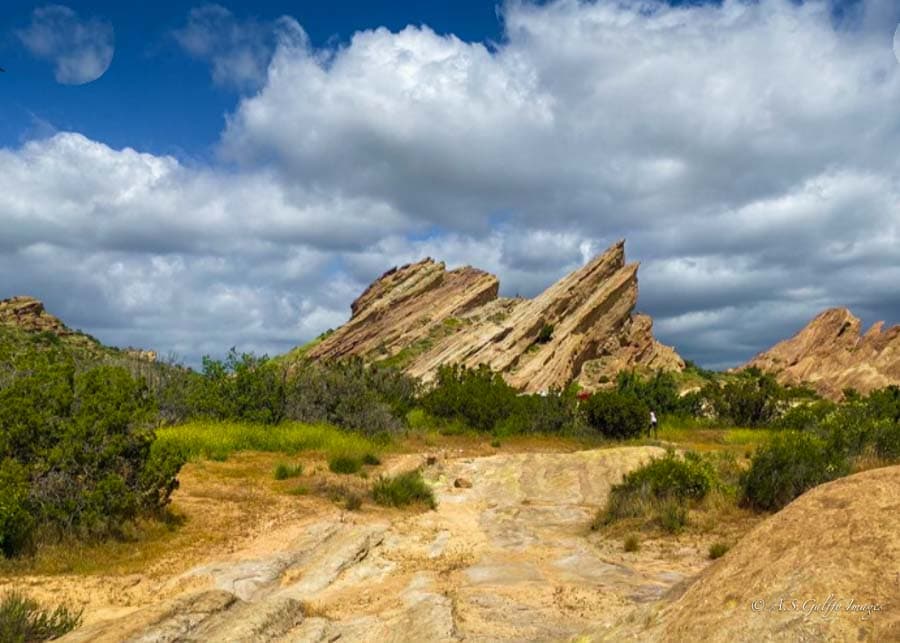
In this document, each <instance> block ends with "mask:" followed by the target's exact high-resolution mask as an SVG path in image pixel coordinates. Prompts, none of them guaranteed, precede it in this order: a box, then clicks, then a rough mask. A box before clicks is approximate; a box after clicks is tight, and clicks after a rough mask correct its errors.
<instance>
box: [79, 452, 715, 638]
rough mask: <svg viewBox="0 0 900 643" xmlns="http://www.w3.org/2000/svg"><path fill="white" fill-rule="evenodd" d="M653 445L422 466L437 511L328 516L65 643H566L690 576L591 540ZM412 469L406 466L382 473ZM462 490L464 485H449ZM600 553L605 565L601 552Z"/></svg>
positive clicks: (269, 539)
mask: <svg viewBox="0 0 900 643" xmlns="http://www.w3.org/2000/svg"><path fill="white" fill-rule="evenodd" d="M659 453H662V450H661V449H658V448H656V447H621V448H615V449H602V450H593V451H580V452H576V453H522V454H504V455H495V456H489V457H479V458H461V459H456V460H438V462H437V463H436V464H434V465H432V466H427V465H426V466H424V467H423V471H424V473H425V475H426V478H427V479H428V480H429V481H430V483H431V484H432V485H433V487H434V489H435V494H436V497H437V501H438V508H437V510H435V511H428V512H425V513H419V514H414V515H410V514H409V513H404V512H399V511H398V512H396V514H388V517H387V518H386V517H385V514H384V513H378V515H374V516H373V515H368V514H367V512H362V513H353V512H346V511H341V510H339V509H337V508H333V509H329V512H328V513H326V514H323V515H317V516H316V517H315V519H314V520H311V521H309V522H305V523H303V524H295V525H290V526H289V527H287V528H283V529H280V530H276V531H275V532H273V533H270V534H265V535H263V536H261V537H260V538H258V539H257V540H256V541H254V542H253V543H251V544H250V545H249V546H248V547H245V548H243V549H242V550H240V551H237V552H235V553H234V554H232V555H229V556H228V557H226V558H223V559H221V560H216V561H210V562H207V563H204V564H203V565H201V566H198V567H196V568H193V569H191V570H189V571H188V572H186V573H184V574H181V575H179V576H177V577H175V578H171V579H168V580H166V581H164V582H162V583H161V584H160V586H159V587H158V592H157V596H158V597H159V603H158V604H151V605H147V606H144V607H141V608H138V609H135V610H133V611H131V612H130V613H127V614H125V615H124V616H119V617H117V618H113V619H110V620H104V621H99V622H93V623H91V624H89V625H86V626H85V627H82V628H81V629H80V630H77V631H75V632H73V633H71V634H69V635H68V636H67V637H65V638H64V639H63V640H64V641H70V642H73V641H121V640H129V641H146V642H150V641H154V642H162V641H226V640H227V641H251V640H252V641H285V642H288V641H292V642H293V641H298V642H299V641H334V640H338V639H340V640H342V641H378V642H380V643H382V642H384V641H416V642H420V641H452V640H466V641H496V640H517V641H520V640H553V639H561V638H568V637H570V636H573V635H576V634H578V633H579V632H583V631H585V630H587V629H590V628H592V627H596V626H598V625H602V624H604V623H612V622H615V621H616V620H617V619H619V618H621V616H622V615H623V614H625V613H627V612H628V611H629V610H632V609H634V607H635V606H636V605H638V604H641V603H644V602H648V601H652V600H654V599H656V598H658V597H660V596H661V595H662V594H663V593H664V592H665V591H666V590H667V589H669V588H670V587H672V586H673V585H674V584H676V583H678V582H679V581H681V580H683V579H684V578H686V577H689V576H692V575H694V574H696V573H697V572H698V571H699V570H700V569H701V568H702V567H703V566H704V565H705V562H704V561H703V560H702V557H700V556H697V555H691V554H690V553H685V554H684V555H682V556H674V557H673V558H670V559H668V560H662V559H654V558H653V557H644V558H635V559H634V560H633V561H632V562H628V561H627V560H624V559H623V556H622V555H621V543H615V544H614V545H613V544H612V543H605V542H603V541H602V539H600V538H598V537H596V535H591V534H590V532H589V524H590V521H591V519H592V517H593V516H594V514H595V513H596V511H597V510H598V508H599V507H600V506H602V504H603V503H604V502H605V500H606V497H607V494H608V492H609V489H610V486H611V485H612V484H614V483H616V482H618V481H619V480H621V477H622V475H623V473H625V472H626V471H628V470H630V469H632V468H634V467H636V466H638V465H639V464H640V463H641V462H642V461H644V460H646V459H647V458H649V457H650V456H651V455H655V454H659ZM418 464H423V465H424V464H425V456H407V457H405V458H404V459H402V460H399V461H398V462H395V463H393V466H392V467H391V468H393V469H401V468H412V467H413V466H416V465H418ZM457 479H465V480H467V481H469V482H471V487H469V488H466V487H465V486H463V487H457V486H455V485H454V482H455V481H456V480H457ZM614 552H615V553H614Z"/></svg>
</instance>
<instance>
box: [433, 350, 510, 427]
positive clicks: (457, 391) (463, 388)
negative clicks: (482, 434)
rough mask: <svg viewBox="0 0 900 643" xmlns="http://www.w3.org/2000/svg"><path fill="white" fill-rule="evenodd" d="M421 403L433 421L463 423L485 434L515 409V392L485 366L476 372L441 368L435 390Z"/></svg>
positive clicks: (458, 368)
mask: <svg viewBox="0 0 900 643" xmlns="http://www.w3.org/2000/svg"><path fill="white" fill-rule="evenodd" d="M421 402H422V407H423V408H424V409H425V410H426V411H427V412H428V413H430V414H431V415H433V416H434V417H438V418H444V419H448V420H462V421H463V422H465V423H466V424H468V425H469V426H471V427H472V428H474V429H477V430H480V431H486V432H487V431H492V430H493V429H494V427H495V426H496V425H497V424H498V423H499V422H500V421H502V420H505V419H507V418H509V417H510V416H511V415H513V413H514V412H515V410H516V406H517V401H516V391H515V389H513V388H512V387H511V386H509V385H508V384H507V383H506V382H505V381H504V380H503V377H502V376H501V375H500V374H499V373H494V372H492V371H491V370H490V369H489V368H488V367H487V366H484V365H482V366H479V367H478V368H476V369H469V368H465V367H461V366H456V365H454V366H442V367H441V368H440V369H438V373H437V379H436V383H435V386H434V388H432V389H431V390H430V391H428V393H426V394H425V395H424V396H423V397H422V400H421Z"/></svg>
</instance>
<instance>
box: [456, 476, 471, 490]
mask: <svg viewBox="0 0 900 643" xmlns="http://www.w3.org/2000/svg"><path fill="white" fill-rule="evenodd" d="M453 486H454V487H456V488H457V489H471V488H472V483H471V482H470V481H469V480H468V479H466V478H457V479H456V480H454V481H453Z"/></svg>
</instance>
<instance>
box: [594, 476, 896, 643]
mask: <svg viewBox="0 0 900 643" xmlns="http://www.w3.org/2000/svg"><path fill="white" fill-rule="evenodd" d="M898 498H900V467H896V466H895V467H886V468H881V469H874V470H871V471H865V472H863V473H859V474H856V475H853V476H850V477H847V478H841V479H839V480H835V481H834V482H830V483H828V484H824V485H821V486H819V487H816V488H814V489H812V490H810V491H808V492H807V493H805V494H803V495H802V496H801V497H800V498H798V499H797V500H795V501H794V502H792V503H791V504H790V505H788V506H787V507H785V508H784V509H783V510H781V511H780V512H778V513H777V514H775V515H774V516H772V517H771V518H769V519H767V520H766V521H765V522H763V523H762V524H760V525H758V526H757V527H756V528H755V529H753V530H752V531H751V532H750V533H748V534H747V535H746V536H745V537H744V538H742V539H741V541H740V542H738V544H737V545H736V546H735V547H734V548H733V549H732V550H731V551H729V552H728V553H727V554H725V556H723V557H722V558H720V559H719V560H718V561H716V562H715V563H714V564H713V565H712V566H711V567H709V568H708V569H707V570H706V571H705V572H704V573H702V574H701V575H700V576H699V577H698V578H697V579H696V580H695V581H694V582H693V583H692V584H691V585H690V586H689V587H687V589H686V591H685V592H684V593H683V595H682V596H680V597H678V598H677V599H676V600H674V601H672V602H671V603H669V604H663V605H662V606H659V605H657V606H654V608H652V609H651V610H650V612H649V613H647V614H643V615H632V618H631V619H629V620H630V621H631V623H636V624H646V625H638V626H637V627H630V626H628V625H626V624H624V623H623V624H622V626H620V627H612V628H610V629H609V630H608V631H607V632H605V633H603V634H602V635H600V634H598V635H596V636H595V637H591V638H592V639H593V640H604V641H710V642H718V641H721V642H723V643H724V642H726V641H728V642H731V641H747V642H748V643H749V642H750V641H753V642H756V641H897V640H900V611H898V609H897V605H898V604H900V577H898V570H900V538H898V533H900V511H897V509H898V505H897V502H898V501H897V499H898ZM647 625H649V628H648V627H647Z"/></svg>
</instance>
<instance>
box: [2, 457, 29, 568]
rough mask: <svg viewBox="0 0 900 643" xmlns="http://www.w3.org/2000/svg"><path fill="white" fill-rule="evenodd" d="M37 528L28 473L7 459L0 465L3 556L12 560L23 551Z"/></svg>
mask: <svg viewBox="0 0 900 643" xmlns="http://www.w3.org/2000/svg"><path fill="white" fill-rule="evenodd" d="M34 527H35V521H34V518H33V517H32V515H31V511H30V507H29V504H28V473H27V471H26V469H25V467H23V466H22V465H21V464H19V463H18V462H16V461H15V460H12V459H9V458H7V459H6V460H4V461H3V462H2V463H0V552H2V553H3V555H4V556H7V557H9V556H13V555H15V554H17V553H19V552H21V551H23V550H24V549H25V548H26V547H27V545H28V544H29V541H30V539H31V533H32V530H33V529H34Z"/></svg>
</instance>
